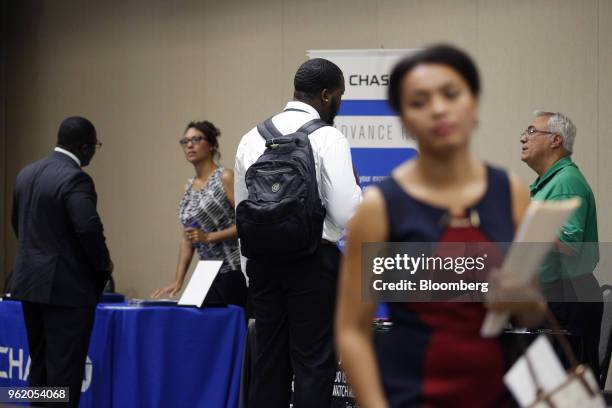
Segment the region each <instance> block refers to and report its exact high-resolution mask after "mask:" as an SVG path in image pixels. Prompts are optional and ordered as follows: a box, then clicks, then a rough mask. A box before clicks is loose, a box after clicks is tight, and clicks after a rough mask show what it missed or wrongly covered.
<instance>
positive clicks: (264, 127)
mask: <svg viewBox="0 0 612 408" xmlns="http://www.w3.org/2000/svg"><path fill="white" fill-rule="evenodd" d="M257 131H258V132H259V134H260V135H261V137H263V138H264V139H265V140H266V141H270V140H272V139H278V138H281V137H283V134H282V133H281V132H279V131H278V129H277V128H276V126H274V123H272V118H268V119H266V120H265V121H263V122H261V123H260V124H258V125H257Z"/></svg>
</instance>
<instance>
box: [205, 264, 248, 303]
mask: <svg viewBox="0 0 612 408" xmlns="http://www.w3.org/2000/svg"><path fill="white" fill-rule="evenodd" d="M204 303H208V304H224V305H236V306H240V307H242V308H246V305H247V285H246V278H245V277H244V274H243V273H242V271H240V270H237V271H228V272H226V273H220V274H218V275H217V277H216V278H215V280H214V281H213V284H212V286H211V288H210V290H209V291H208V294H207V295H206V299H204Z"/></svg>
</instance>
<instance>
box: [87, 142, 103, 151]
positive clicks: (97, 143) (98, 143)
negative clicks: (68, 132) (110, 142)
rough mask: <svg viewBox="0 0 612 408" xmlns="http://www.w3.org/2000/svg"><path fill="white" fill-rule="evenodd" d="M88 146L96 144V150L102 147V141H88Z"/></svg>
mask: <svg viewBox="0 0 612 408" xmlns="http://www.w3.org/2000/svg"><path fill="white" fill-rule="evenodd" d="M87 146H95V148H96V150H100V149H101V148H102V142H96V143H87Z"/></svg>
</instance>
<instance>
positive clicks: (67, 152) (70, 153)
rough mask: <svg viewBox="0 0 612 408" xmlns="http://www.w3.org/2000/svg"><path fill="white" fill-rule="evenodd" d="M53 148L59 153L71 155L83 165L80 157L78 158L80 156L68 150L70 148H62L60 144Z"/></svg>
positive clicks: (77, 162)
mask: <svg viewBox="0 0 612 408" xmlns="http://www.w3.org/2000/svg"><path fill="white" fill-rule="evenodd" d="M53 150H55V151H56V152H59V153H63V154H65V155H66V156H68V157H70V158H71V159H72V160H74V161H75V162H76V164H78V165H79V167H81V161H80V160H79V158H78V157H76V156H75V155H74V154H73V153H72V152H69V151H68V150H66V149H62V148H61V147H59V146H56V147H55V149H53Z"/></svg>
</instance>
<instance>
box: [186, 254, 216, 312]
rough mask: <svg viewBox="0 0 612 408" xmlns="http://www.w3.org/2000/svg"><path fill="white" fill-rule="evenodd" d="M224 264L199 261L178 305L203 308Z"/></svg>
mask: <svg viewBox="0 0 612 408" xmlns="http://www.w3.org/2000/svg"><path fill="white" fill-rule="evenodd" d="M222 264H223V261H199V262H198V265H197V266H196V268H195V270H194V271H193V273H192V274H191V279H189V283H187V287H186V288H185V290H184V291H183V295H182V296H181V299H180V300H179V301H178V305H179V306H196V307H202V304H203V303H204V299H205V298H206V295H207V294H208V291H209V290H210V287H211V286H212V283H213V281H214V280H215V277H216V276H217V274H218V273H219V269H221V265H222Z"/></svg>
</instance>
